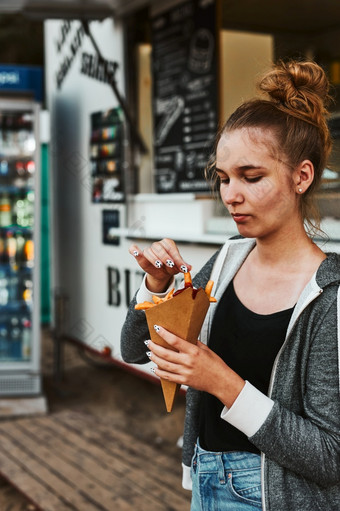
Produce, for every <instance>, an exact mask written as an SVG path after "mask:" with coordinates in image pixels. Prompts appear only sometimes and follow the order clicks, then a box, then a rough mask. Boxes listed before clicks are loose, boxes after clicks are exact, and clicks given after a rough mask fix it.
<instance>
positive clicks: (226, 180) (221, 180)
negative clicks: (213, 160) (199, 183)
mask: <svg viewBox="0 0 340 511" xmlns="http://www.w3.org/2000/svg"><path fill="white" fill-rule="evenodd" d="M218 180H219V183H220V185H228V184H229V181H230V179H229V177H226V176H223V177H222V176H218Z"/></svg>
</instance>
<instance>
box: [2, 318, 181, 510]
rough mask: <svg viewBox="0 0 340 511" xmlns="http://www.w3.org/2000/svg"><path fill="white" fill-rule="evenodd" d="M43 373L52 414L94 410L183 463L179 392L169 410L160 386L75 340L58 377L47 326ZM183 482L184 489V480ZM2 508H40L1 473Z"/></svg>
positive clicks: (172, 458)
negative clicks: (81, 346)
mask: <svg viewBox="0 0 340 511" xmlns="http://www.w3.org/2000/svg"><path fill="white" fill-rule="evenodd" d="M42 371H43V389H44V395H45V396H46V398H47V405H48V410H49V412H60V411H63V410H64V411H65V410H75V411H79V412H84V413H86V414H90V415H91V416H92V417H93V418H94V419H95V418H96V417H97V418H98V419H99V418H100V421H101V422H103V421H104V422H105V423H106V424H110V425H112V428H113V429H114V427H115V426H116V427H119V428H120V429H122V430H125V431H126V432H129V433H131V434H133V435H134V437H135V438H136V441H138V440H140V441H141V442H146V443H148V444H149V445H151V446H156V447H157V450H158V452H160V453H163V454H165V455H166V456H168V457H169V458H170V459H171V460H173V463H174V466H176V467H177V465H178V464H180V463H181V450H180V449H179V448H178V447H177V441H178V439H179V437H180V436H181V435H182V431H183V422H184V411H185V397H184V396H183V395H178V396H177V399H176V403H175V405H174V409H173V411H172V412H171V413H170V414H168V413H167V412H166V410H165V405H164V401H163V395H162V391H161V387H160V386H159V385H157V384H154V383H152V382H150V381H148V380H146V379H144V378H141V377H140V376H136V375H134V374H131V373H129V372H127V371H126V370H124V369H122V368H118V367H116V366H115V365H113V364H112V363H107V362H106V361H103V359H102V358H99V357H96V356H93V355H92V354H88V353H86V352H85V351H84V350H83V349H79V348H78V347H76V346H75V345H73V344H70V343H65V348H64V373H63V377H62V380H61V381H56V379H55V377H54V375H53V341H52V336H51V332H50V330H49V329H48V328H45V329H43V330H42ZM13 420H15V419H13ZM19 420H20V419H19ZM178 484H179V488H180V485H181V481H178ZM0 510H1V511H35V510H36V508H35V507H34V505H33V504H32V503H30V502H29V501H28V500H27V499H26V498H25V497H23V495H21V494H20V492H18V491H17V490H16V489H15V488H14V487H13V486H12V485H11V484H10V483H9V482H8V481H6V480H5V479H3V478H1V476H0ZM79 511H82V510H79Z"/></svg>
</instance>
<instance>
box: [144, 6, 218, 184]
mask: <svg viewBox="0 0 340 511" xmlns="http://www.w3.org/2000/svg"><path fill="white" fill-rule="evenodd" d="M217 41H218V34H217V33H216V2H215V0H190V1H186V2H184V3H182V4H180V5H177V6H176V7H174V8H172V9H171V10H169V11H166V12H163V13H162V14H160V15H158V16H156V17H155V18H153V20H152V61H153V97H154V105H153V114H154V154H155V162H154V163H155V174H156V190H157V192H159V193H172V192H202V191H206V190H208V188H209V187H208V184H207V183H206V181H205V179H204V168H205V166H206V163H207V160H208V157H209V155H210V152H211V150H212V147H213V141H214V139H215V134H216V130H217V125H218V77H217V50H218V49H217V48H216V45H217Z"/></svg>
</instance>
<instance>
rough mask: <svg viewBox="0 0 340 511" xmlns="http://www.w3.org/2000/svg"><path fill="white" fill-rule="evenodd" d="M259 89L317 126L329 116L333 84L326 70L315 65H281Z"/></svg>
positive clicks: (296, 63)
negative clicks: (328, 106) (330, 92)
mask: <svg viewBox="0 0 340 511" xmlns="http://www.w3.org/2000/svg"><path fill="white" fill-rule="evenodd" d="M259 89H260V90H261V91H263V92H266V93H267V94H269V96H270V98H271V100H272V101H273V102H274V103H277V104H278V106H282V107H283V108H284V109H289V110H290V111H291V114H292V115H295V116H301V117H303V118H304V119H305V120H309V121H310V122H312V123H313V124H314V123H315V124H318V125H319V124H320V121H321V119H320V117H321V116H325V115H327V114H328V111H327V105H328V104H329V101H330V96H329V95H328V92H329V81H328V78H327V76H326V74H325V72H324V71H323V69H322V68H321V67H320V66H319V65H318V64H316V63H315V62H312V61H305V62H298V61H289V62H282V61H281V62H279V64H277V65H276V66H275V67H273V69H271V70H270V71H269V72H268V73H266V74H265V75H264V77H263V78H262V80H261V82H260V83H259Z"/></svg>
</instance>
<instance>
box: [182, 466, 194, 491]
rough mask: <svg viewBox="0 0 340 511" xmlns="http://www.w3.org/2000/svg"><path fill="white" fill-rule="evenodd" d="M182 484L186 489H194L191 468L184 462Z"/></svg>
mask: <svg viewBox="0 0 340 511" xmlns="http://www.w3.org/2000/svg"><path fill="white" fill-rule="evenodd" d="M182 471H183V472H182V486H183V488H184V489H185V490H191V491H192V479H191V468H190V467H187V465H184V463H182Z"/></svg>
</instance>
